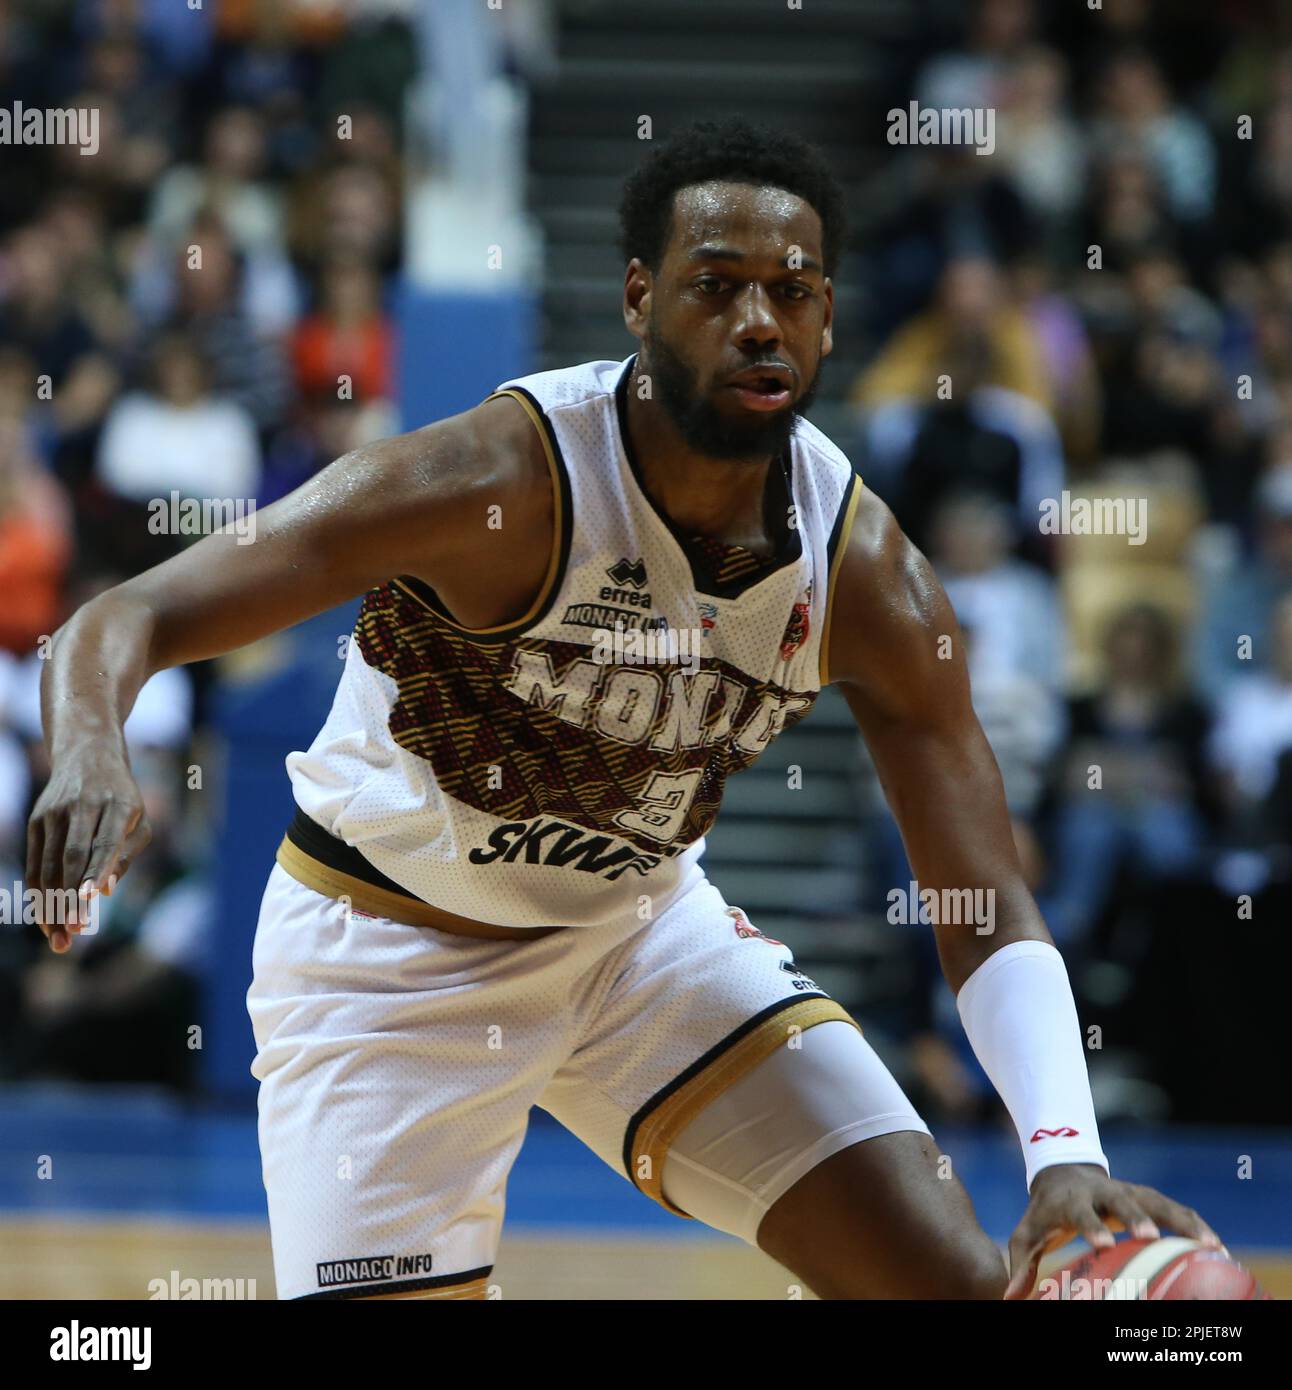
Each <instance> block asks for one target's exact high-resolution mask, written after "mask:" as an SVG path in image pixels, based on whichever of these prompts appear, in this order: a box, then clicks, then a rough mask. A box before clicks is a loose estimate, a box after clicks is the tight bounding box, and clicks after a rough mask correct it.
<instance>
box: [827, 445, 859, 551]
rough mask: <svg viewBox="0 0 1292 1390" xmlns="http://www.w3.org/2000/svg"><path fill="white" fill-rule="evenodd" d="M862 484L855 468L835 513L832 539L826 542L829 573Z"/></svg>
mask: <svg viewBox="0 0 1292 1390" xmlns="http://www.w3.org/2000/svg"><path fill="white" fill-rule="evenodd" d="M861 486H862V482H861V474H860V473H858V472H856V470H854V471H853V475H852V477H851V478H849V479H848V486H847V487H846V488H844V490H843V496H842V497H841V498H840V499H839V510H838V511H837V512H836V513H835V514H834V526H833V528H832V529H831V531H830V539H829V540H828V541H827V542H826V546H825V567H826V572H827V573H829V570H830V567H831V566H832V565H833V564H834V552H835V551H836V550H838V548H839V541H840V540H841V539H842V537H843V524H844V522H845V521H846V520H847V519H848V513H849V508H850V507H851V506H852V499H853V495H854V494H855V493H857V492H859V491H860V490H861Z"/></svg>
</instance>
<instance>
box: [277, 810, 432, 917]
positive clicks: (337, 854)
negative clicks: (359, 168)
mask: <svg viewBox="0 0 1292 1390" xmlns="http://www.w3.org/2000/svg"><path fill="white" fill-rule="evenodd" d="M287 838H288V839H289V840H290V841H291V842H292V844H294V845H295V846H296V847H297V848H298V849H301V850H304V851H305V853H306V854H308V855H309V856H310V857H311V858H313V859H317V860H318V861H319V863H320V864H326V865H327V866H328V867H329V868H331V869H337V870H339V871H340V872H341V873H343V874H349V875H350V877H351V878H357V879H362V880H363V882H364V883H371V884H372V885H373V887H374V888H384V889H385V890H386V892H388V893H398V894H399V896H400V897H401V898H408V899H409V900H410V901H411V902H415V903H421V904H422V906H425V903H424V902H423V900H422V899H421V898H419V897H418V896H417V894H416V893H410V892H409V891H408V889H407V888H402V887H400V885H399V884H398V883H396V882H395V880H394V879H393V878H387V877H386V875H385V874H383V873H382V872H381V870H380V869H378V868H377V867H376V866H375V865H373V864H370V863H369V862H368V861H367V860H366V859H365V858H364V857H363V855H362V854H360V852H359V851H358V850H357V849H355V847H354V846H353V845H347V844H346V842H345V841H344V840H339V839H337V837H336V836H335V835H333V834H331V833H330V832H329V831H327V830H324V829H323V827H322V826H321V825H320V824H319V823H318V822H317V821H314V820H311V819H310V818H309V816H307V815H306V814H305V812H304V811H302V810H301V808H300V807H299V806H298V807H297V808H296V814H295V816H293V817H292V822H291V824H290V825H289V826H288V827H287Z"/></svg>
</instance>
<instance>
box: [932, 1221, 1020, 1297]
mask: <svg viewBox="0 0 1292 1390" xmlns="http://www.w3.org/2000/svg"><path fill="white" fill-rule="evenodd" d="M929 1274H930V1276H931V1280H930V1289H929V1292H927V1293H925V1294H923V1295H922V1297H924V1298H955V1299H995V1300H999V1299H1001V1298H1003V1297H1004V1294H1005V1286H1006V1284H1008V1283H1009V1276H1008V1274H1007V1272H1006V1269H1005V1259H1004V1256H1003V1255H1002V1254H1001V1253H1000V1250H999V1248H998V1247H997V1246H996V1244H995V1242H994V1241H992V1240H991V1239H990V1237H988V1236H987V1235H986V1234H983V1235H981V1236H980V1237H978V1238H976V1239H974V1240H971V1241H966V1242H965V1243H964V1244H963V1245H961V1246H960V1247H958V1248H957V1250H956V1251H955V1252H954V1253H953V1254H952V1255H951V1256H950V1257H949V1258H947V1259H946V1260H945V1261H939V1267H938V1268H936V1269H932V1270H930V1271H929Z"/></svg>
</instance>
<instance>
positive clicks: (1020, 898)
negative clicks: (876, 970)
mask: <svg viewBox="0 0 1292 1390" xmlns="http://www.w3.org/2000/svg"><path fill="white" fill-rule="evenodd" d="M872 749H873V751H875V752H876V754H877V756H876V762H877V764H878V765H879V768H880V775H881V778H883V781H884V787H885V791H886V792H887V794H888V799H889V804H890V805H891V807H892V809H893V814H894V815H895V816H896V818H897V822H898V825H899V826H900V827H901V831H902V839H903V841H904V843H905V845H906V852H907V856H908V858H909V859H910V863H911V868H912V869H913V871H914V873H915V879H916V883H917V891H918V892H919V893H920V894H922V895H929V896H926V897H925V898H924V899H923V903H924V905H926V906H927V908H928V910H929V917H930V918H931V920H932V922H933V924H934V925H933V931H934V933H935V934H936V937H937V944H938V955H939V958H940V960H941V962H942V970H943V973H944V974H945V975H946V978H947V981H948V983H949V984H950V986H951V988H952V989H953V990H955V991H958V990H959V989H960V987H961V985H963V984H964V982H965V980H967V979H968V978H969V976H970V975H972V974H973V972H974V971H975V970H976V969H977V968H978V967H979V966H980V965H981V964H982V963H983V962H984V961H985V960H986V959H987V957H988V956H990V955H991V954H992V953H993V952H994V951H997V950H999V949H1000V948H1001V947H1002V946H1006V945H1008V944H1009V943H1010V942H1012V941H1025V940H1035V941H1045V942H1049V941H1050V934H1049V932H1048V931H1047V930H1046V927H1045V922H1044V920H1043V919H1042V917H1041V914H1040V911H1039V910H1038V908H1037V906H1036V902H1035V900H1034V899H1033V898H1032V895H1031V893H1030V892H1029V891H1028V889H1027V885H1026V884H1025V883H1024V881H1023V872H1022V867H1021V866H1020V864H1019V862H1018V854H1017V851H1016V850H1015V848H1014V837H1013V831H1012V829H1011V826H1010V820H1009V812H1008V810H1007V808H1006V805H1005V794H1004V789H1003V787H1002V785H1001V780H1000V773H999V771H998V769H997V767H996V761H995V759H994V757H993V756H992V753H991V750H990V748H989V747H988V746H987V743H986V740H985V739H980V738H966V737H965V736H964V735H963V734H957V735H956V736H955V737H953V738H943V737H940V736H939V735H938V734H936V733H930V732H927V731H921V730H917V729H907V730H905V731H903V732H902V734H901V735H900V736H899V737H895V738H894V739H893V740H892V741H891V743H889V742H888V741H887V740H885V741H884V744H882V745H881V746H879V747H878V748H876V746H875V744H872ZM899 887H900V888H902V889H904V888H905V887H906V885H904V884H903V885H899Z"/></svg>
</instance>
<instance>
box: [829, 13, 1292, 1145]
mask: <svg viewBox="0 0 1292 1390" xmlns="http://www.w3.org/2000/svg"><path fill="white" fill-rule="evenodd" d="M1080 8H1084V7H1080ZM966 14H967V23H966V25H965V28H964V30H963V31H962V32H960V33H957V34H955V35H953V36H949V37H948V39H947V41H946V44H945V46H941V47H938V48H937V49H936V50H934V51H930V52H927V53H926V54H924V55H923V56H922V58H921V60H920V61H919V62H918V64H916V65H915V66H914V68H913V70H912V71H911V72H910V73H908V74H906V75H905V81H904V84H903V85H902V86H901V87H900V90H895V91H894V93H893V104H894V105H899V106H904V105H905V104H906V102H907V101H908V100H909V99H910V98H911V96H912V95H913V96H914V98H915V99H916V100H918V101H919V103H920V104H921V106H922V107H935V108H946V107H950V108H965V107H969V108H975V107H985V108H991V109H993V110H994V111H995V112H996V149H995V152H994V153H993V154H991V155H990V156H989V157H984V156H981V155H977V154H975V152H974V150H973V149H972V148H966V147H964V146H960V147H955V146H932V147H927V148H910V149H902V150H900V151H898V152H897V156H896V157H894V158H892V159H891V160H890V161H889V164H888V168H887V171H886V182H885V188H884V197H883V199H882V202H883V213H882V216H881V218H880V222H879V226H878V229H877V232H876V234H875V236H874V237H873V239H872V241H871V244H870V245H869V246H868V247H866V248H865V250H864V257H865V264H866V275H865V277H864V278H865V293H866V296H867V306H866V307H867V314H868V317H869V326H870V330H871V334H872V338H873V342H874V348H875V350H874V353H873V356H872V357H871V358H870V360H869V363H868V365H867V367H866V369H865V371H864V372H863V373H862V374H861V376H860V377H859V379H858V380H857V381H856V382H855V383H854V385H853V387H852V391H851V401H852V403H853V405H854V406H855V410H856V419H857V422H858V425H857V428H858V439H857V448H856V450H855V452H854V457H855V458H856V460H857V463H858V467H859V470H860V472H861V473H862V475H863V477H865V478H866V479H867V481H868V483H869V484H870V485H871V486H872V487H873V488H875V489H876V490H877V491H878V492H880V493H881V495H883V496H884V497H885V498H886V499H887V500H888V501H889V502H890V503H891V504H892V506H893V507H894V509H895V511H896V513H897V515H898V518H899V520H900V521H901V522H902V523H903V525H904V526H905V528H906V530H907V531H908V534H910V535H911V537H912V538H913V539H914V540H915V541H916V543H917V544H919V545H920V546H921V547H922V548H923V549H924V550H925V552H926V553H927V554H928V555H929V557H930V559H931V561H932V562H933V564H934V566H935V567H936V569H937V571H938V573H939V575H940V577H941V579H942V581H943V583H944V585H945V586H946V589H947V591H948V594H949V596H950V599H951V602H952V604H953V606H954V608H955V610H956V614H957V617H958V618H959V620H960V623H961V625H962V626H963V628H964V630H965V637H966V641H967V650H968V662H969V667H970V671H971V677H972V683H973V698H974V703H975V706H976V708H977V712H978V714H979V717H980V720H981V722H982V724H983V726H984V728H985V730H986V733H987V735H988V738H989V739H990V741H991V743H992V745H993V747H994V749H995V751H996V754H997V758H998V760H999V762H1000V764H1001V768H1002V773H1003V776H1004V781H1005V788H1006V793H1007V796H1008V800H1009V805H1010V809H1011V812H1012V815H1013V817H1014V824H1015V838H1016V842H1017V844H1018V848H1019V851H1020V855H1021V858H1022V862H1023V864H1024V867H1025V870H1026V872H1027V874H1028V877H1029V879H1030V882H1031V886H1032V888H1033V890H1034V891H1035V893H1036V894H1037V896H1038V900H1039V902H1040V904H1041V907H1042V910H1043V912H1044V913H1045V916H1046V919H1047V923H1048V926H1049V928H1050V931H1051V933H1052V934H1053V936H1054V938H1055V940H1056V942H1057V943H1058V945H1059V946H1060V948H1061V949H1062V950H1063V951H1064V954H1065V957H1066V959H1067V961H1068V964H1069V969H1070V971H1072V973H1073V975H1074V980H1075V981H1076V983H1077V986H1078V997H1079V1000H1080V1001H1081V1003H1082V1004H1083V1006H1085V1007H1094V1008H1097V1010H1098V1012H1099V1016H1100V1017H1103V1018H1108V1017H1112V1016H1115V1011H1116V1010H1117V1009H1118V1007H1121V1008H1123V1009H1124V1010H1125V1011H1126V1013H1127V1014H1130V1015H1133V1014H1135V1013H1136V1012H1140V1013H1142V1009H1141V1007H1140V1006H1142V1005H1143V1004H1144V1001H1145V998H1146V991H1151V990H1152V988H1153V981H1152V978H1151V977H1150V972H1148V971H1147V970H1146V969H1145V968H1144V967H1145V963H1146V962H1147V961H1149V960H1150V958H1151V957H1152V956H1153V953H1154V952H1155V951H1161V950H1162V949H1163V943H1164V942H1168V941H1170V940H1172V939H1174V940H1175V941H1177V942H1178V941H1182V940H1183V936H1182V933H1183V932H1184V931H1185V930H1186V929H1194V928H1197V929H1200V930H1206V931H1209V932H1210V933H1211V934H1212V939H1213V940H1214V941H1217V942H1220V941H1225V942H1227V943H1228V944H1230V945H1232V943H1233V940H1234V937H1235V934H1236V933H1238V932H1241V931H1242V930H1244V927H1245V924H1246V923H1249V922H1252V921H1253V919H1255V921H1260V920H1261V912H1262V910H1263V911H1264V914H1265V915H1264V919H1263V920H1264V926H1265V930H1266V932H1267V933H1268V931H1269V928H1270V924H1271V917H1270V912H1271V905H1272V904H1273V903H1274V902H1276V901H1277V902H1279V903H1280V904H1281V907H1286V903H1285V902H1284V901H1283V900H1282V899H1279V898H1269V897H1268V896H1267V898H1266V900H1265V905H1264V908H1263V909H1262V908H1261V906H1260V903H1261V895H1262V893H1265V894H1267V895H1268V894H1269V893H1271V892H1272V891H1274V890H1276V889H1278V888H1281V887H1286V886H1287V885H1288V884H1290V883H1292V818H1290V817H1289V812H1290V810H1292V24H1289V23H1288V19H1289V18H1292V17H1285V18H1284V20H1283V26H1284V27H1283V29H1282V31H1280V29H1279V27H1278V17H1277V13H1276V12H1275V11H1273V9H1272V7H1264V6H1260V5H1243V6H1236V7H1232V8H1230V7H1216V6H1205V7H1204V6H1200V5H1195V4H1192V3H1189V2H1188V0H1182V3H1180V4H1173V5H1165V4H1151V3H1147V0H1123V2H1122V3H1118V4H1117V5H1108V6H1105V7H1104V8H1103V13H1102V15H1101V16H1100V17H1099V20H1098V21H1097V22H1092V21H1091V20H1090V18H1089V17H1087V16H1085V15H1082V16H1081V17H1080V21H1079V24H1078V23H1073V22H1072V16H1063V15H1060V14H1057V13H1055V12H1051V10H1050V7H1045V6H1041V5H1037V4H1033V3H1031V2H1030V0H979V3H977V4H975V5H972V6H969V7H966ZM1065 25H1070V26H1071V27H1070V28H1065V27H1064V26H1065ZM1065 494H1066V510H1065V507H1064V503H1065ZM1113 498H1118V499H1124V501H1125V503H1134V508H1133V509H1128V508H1126V507H1125V506H1124V507H1123V510H1122V511H1121V512H1120V514H1119V515H1120V516H1121V518H1122V523H1121V525H1120V529H1111V528H1113V527H1115V526H1116V525H1117V522H1116V517H1115V516H1114V515H1113V514H1111V513H1106V521H1105V524H1104V525H1103V526H1102V527H1100V528H1097V529H1098V531H1100V532H1102V533H1093V534H1092V533H1090V532H1091V531H1092V530H1094V529H1096V528H1094V527H1092V526H1090V525H1086V524H1085V523H1083V522H1082V521H1081V520H1080V519H1079V518H1080V517H1081V516H1082V515H1083V507H1088V504H1091V503H1094V504H1096V505H1098V504H1099V503H1100V499H1113ZM1047 512H1049V513H1051V514H1052V515H1053V516H1062V515H1066V516H1067V517H1068V519H1069V520H1068V524H1067V525H1059V526H1051V525H1048V524H1042V519H1043V518H1044V517H1045V516H1046V514H1047ZM1095 514H1096V513H1095V512H1094V511H1093V510H1087V511H1086V512H1085V513H1084V515H1086V516H1091V515H1095ZM1131 519H1133V520H1134V521H1135V522H1142V525H1138V524H1136V525H1132V524H1130V522H1131ZM873 840H874V843H873V846H872V848H873V854H874V863H875V865H876V867H877V872H876V873H875V875H874V879H875V882H876V884H877V885H883V886H884V888H885V889H886V888H887V887H888V886H890V885H892V884H898V885H902V886H903V887H904V886H905V884H906V883H907V881H908V877H912V875H910V874H909V871H908V868H907V865H906V861H905V857H904V854H903V851H902V847H901V844H900V840H899V839H898V838H897V836H896V833H895V831H894V829H893V827H892V824H891V820H890V819H889V818H888V817H887V816H886V815H885V814H884V813H882V811H879V810H878V809H877V810H876V814H875V822H874V836H873ZM1253 904H1256V905H1255V906H1253ZM1248 929H1249V930H1250V928H1248ZM1212 954H1213V957H1214V955H1215V954H1217V953H1216V952H1213V953H1212ZM926 955H927V959H926V961H925V970H926V978H927V979H928V980H929V1007H928V1010H927V1014H926V1016H925V1017H923V1018H917V1020H916V1022H915V1024H914V1030H915V1032H916V1033H917V1034H918V1035H919V1036H920V1046H919V1048H917V1053H916V1070H917V1072H918V1073H919V1075H920V1084H921V1085H922V1086H923V1087H927V1089H928V1095H927V1096H926V1103H927V1104H929V1106H930V1109H931V1110H933V1111H934V1112H939V1113H949V1114H953V1115H960V1116H968V1115H972V1114H974V1113H976V1112H977V1109H978V1107H979V1106H980V1104H981V1103H982V1102H983V1098H984V1097H985V1096H986V1095H987V1094H988V1090H989V1088H988V1087H987V1086H986V1081H985V1078H984V1077H983V1076H982V1073H981V1071H980V1070H979V1069H978V1068H977V1067H976V1064H974V1062H973V1059H972V1054H971V1053H969V1052H968V1049H967V1046H966V1045H965V1043H964V1040H963V1036H962V1034H961V1032H960V1028H959V1024H958V1020H957V1019H956V1015H955V1010H954V1004H953V1002H952V1000H951V998H950V994H949V992H948V991H946V990H945V989H944V988H943V987H941V986H940V985H939V984H938V982H937V969H936V961H935V959H934V957H933V955H932V951H931V949H930V950H929V951H928V952H927V953H926ZM1158 978H1162V977H1161V975H1160V974H1159V976H1158ZM1172 988H1174V985H1172ZM1158 1003H1164V1001H1161V1000H1159V1001H1158ZM1223 1008H1224V1009H1225V1010H1229V1011H1231V1012H1229V1013H1224V1014H1222V1020H1223V1021H1224V1022H1225V1024H1226V1025H1228V1024H1230V1023H1232V1024H1233V1026H1235V1027H1238V1026H1240V1025H1239V1023H1238V1012H1237V1011H1238V1010H1239V1009H1240V1008H1241V1001H1240V1000H1236V999H1231V1000H1228V1001H1226V1002H1225V1003H1224V1005H1223ZM917 1013H918V1011H917ZM1128 1028H1129V1024H1128V1025H1127V1028H1123V1029H1122V1030H1121V1031H1122V1035H1123V1036H1125V1034H1126V1032H1127V1030H1128ZM924 1030H928V1031H927V1032H926V1031H924ZM1157 1041H1158V1044H1159V1045H1162V1044H1163V1042H1164V1040H1162V1039H1159V1040H1157ZM1151 1053H1152V1045H1150V1046H1149V1047H1148V1054H1150V1055H1147V1056H1146V1058H1144V1059H1142V1060H1143V1061H1144V1073H1145V1074H1144V1075H1140V1076H1132V1077H1131V1078H1130V1081H1131V1082H1132V1083H1134V1084H1133V1094H1134V1106H1133V1107H1130V1108H1133V1109H1134V1110H1135V1112H1136V1113H1138V1114H1140V1115H1141V1116H1142V1115H1143V1114H1144V1111H1145V1087H1144V1084H1143V1083H1144V1082H1145V1080H1146V1079H1148V1080H1150V1081H1152V1080H1154V1079H1156V1080H1161V1079H1162V1077H1163V1075H1164V1072H1165V1069H1164V1067H1163V1066H1161V1065H1157V1066H1155V1065H1154V1063H1153V1059H1152V1057H1151ZM1097 1060H1098V1059H1092V1070H1093V1069H1094V1066H1095V1064H1096V1062H1097ZM1158 1060H1159V1062H1160V1058H1159V1059H1158ZM1195 1086H1196V1078H1195ZM1128 1094H1130V1092H1128ZM1154 1103H1156V1104H1158V1105H1159V1106H1160V1109H1161V1112H1162V1113H1178V1112H1179V1110H1180V1104H1179V1097H1178V1096H1172V1095H1170V1094H1165V1093H1164V1094H1161V1095H1159V1096H1157V1097H1156V1100H1155V1102H1154ZM1114 1108H1115V1107H1114ZM1106 1109H1107V1107H1105V1110H1106ZM1249 1117H1250V1116H1249ZM1285 1118H1286V1117H1285Z"/></svg>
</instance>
